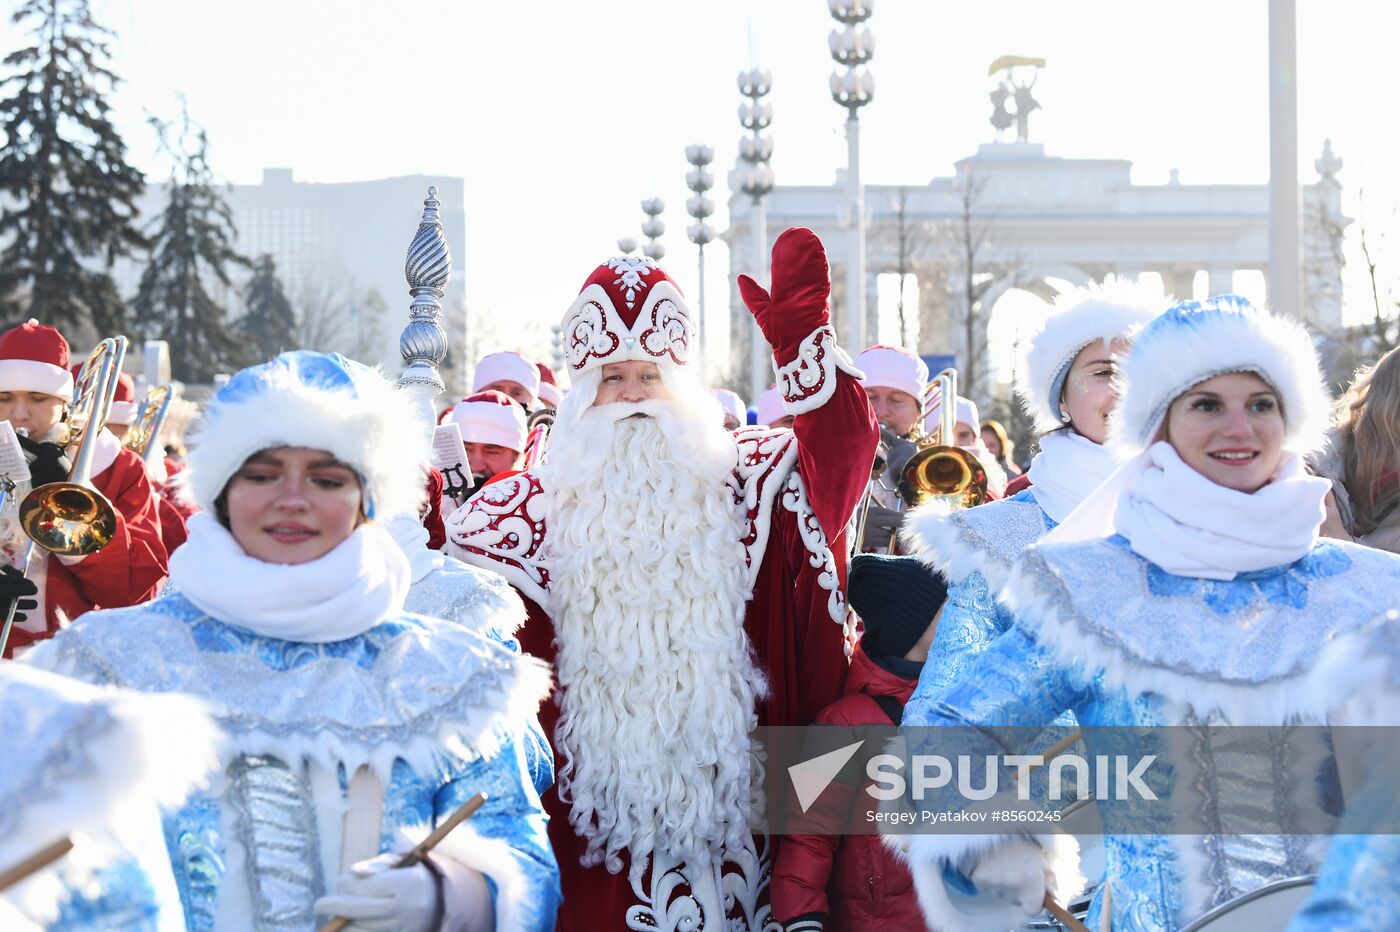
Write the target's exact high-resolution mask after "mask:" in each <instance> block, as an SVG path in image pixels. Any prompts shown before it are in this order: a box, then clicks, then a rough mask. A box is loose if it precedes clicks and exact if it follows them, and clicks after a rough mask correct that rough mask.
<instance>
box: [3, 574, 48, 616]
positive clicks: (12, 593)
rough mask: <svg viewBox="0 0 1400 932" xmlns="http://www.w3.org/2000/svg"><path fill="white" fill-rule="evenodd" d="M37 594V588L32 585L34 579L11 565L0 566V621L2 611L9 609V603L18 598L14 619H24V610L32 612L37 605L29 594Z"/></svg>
mask: <svg viewBox="0 0 1400 932" xmlns="http://www.w3.org/2000/svg"><path fill="white" fill-rule="evenodd" d="M38 594H39V589H38V587H36V586H35V585H34V581H33V580H31V579H29V578H27V577H26V576H25V575H24V574H23V573H21V572H20V571H19V570H17V569H15V568H14V567H13V566H0V621H3V620H4V617H5V616H4V614H3V613H4V612H8V611H9V610H10V603H12V602H14V601H15V600H16V599H19V605H18V606H16V609H17V610H16V611H15V621H16V622H20V621H24V620H25V617H26V616H25V614H24V613H25V612H32V611H33V610H34V609H36V608H38V607H39V603H38V602H37V601H35V600H34V599H32V598H29V596H35V595H38Z"/></svg>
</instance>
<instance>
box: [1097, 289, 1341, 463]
mask: <svg viewBox="0 0 1400 932" xmlns="http://www.w3.org/2000/svg"><path fill="white" fill-rule="evenodd" d="M1227 372H1252V373H1254V374H1255V375H1257V376H1259V377H1260V378H1261V379H1263V380H1264V381H1265V382H1268V383H1269V385H1270V386H1271V387H1272V388H1273V389H1274V391H1276V392H1278V395H1279V401H1280V403H1281V405H1282V407H1283V422H1284V431H1285V433H1284V445H1285V446H1286V447H1287V448H1288V449H1289V450H1292V451H1294V452H1297V453H1306V452H1308V451H1310V450H1314V449H1317V447H1318V446H1319V445H1320V444H1321V443H1322V440H1323V437H1324V435H1325V434H1326V431H1327V425H1328V410H1329V405H1330V401H1329V398H1328V395H1327V388H1326V386H1325V384H1324V383H1323V379H1322V372H1321V370H1320V369H1319V368H1318V364H1317V351H1316V349H1315V348H1314V347H1313V341H1312V337H1311V336H1310V335H1309V334H1308V331H1307V330H1306V329H1304V328H1303V326H1302V325H1301V324H1299V323H1297V322H1295V321H1292V320H1288V319H1286V318H1283V317H1278V316H1275V315H1273V314H1270V313H1268V312H1267V311H1261V310H1259V309H1258V308H1256V307H1254V306H1253V305H1252V304H1250V303H1249V302H1248V301H1247V300H1245V299H1244V298H1242V297H1240V296H1239V295H1233V294H1227V295H1219V296H1217V297H1214V298H1209V299H1207V300H1205V301H1185V302H1182V303H1181V304H1178V305H1177V306H1176V307H1174V308H1172V309H1171V310H1169V311H1167V312H1166V313H1165V314H1162V315H1161V316H1160V317H1158V318H1157V319H1156V320H1154V321H1152V323H1150V324H1148V325H1147V326H1146V327H1144V328H1143V329H1142V330H1141V331H1140V332H1139V333H1138V334H1137V337H1136V338H1135V339H1134V341H1133V351H1132V353H1130V354H1129V356H1128V359H1127V362H1126V363H1125V364H1124V366H1123V368H1122V370H1121V376H1120V378H1121V381H1122V385H1121V390H1122V400H1121V401H1120V402H1119V403H1118V408H1117V410H1116V411H1115V412H1114V415H1113V417H1112V418H1110V419H1109V443H1110V444H1112V445H1113V446H1116V447H1118V448H1120V449H1122V450H1124V451H1126V452H1128V453H1130V454H1131V453H1137V452H1140V451H1141V450H1143V449H1145V448H1146V447H1147V446H1149V445H1150V444H1151V443H1152V440H1153V438H1154V437H1156V435H1157V432H1158V430H1159V429H1160V428H1161V426H1162V422H1163V421H1164V420H1165V419H1166V416H1167V409H1168V407H1170V405H1171V403H1172V402H1173V401H1175V400H1176V399H1177V398H1179V397H1181V395H1182V393H1183V392H1185V391H1186V390H1187V389H1189V388H1191V386H1193V385H1196V384H1199V383H1200V382H1203V381H1205V380H1206V379H1209V378H1213V377H1214V376H1217V375H1223V374H1225V373H1227Z"/></svg>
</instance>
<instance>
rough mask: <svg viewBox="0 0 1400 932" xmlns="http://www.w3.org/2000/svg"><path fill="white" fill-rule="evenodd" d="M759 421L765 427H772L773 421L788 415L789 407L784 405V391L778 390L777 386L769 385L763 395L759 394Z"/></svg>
mask: <svg viewBox="0 0 1400 932" xmlns="http://www.w3.org/2000/svg"><path fill="white" fill-rule="evenodd" d="M755 407H756V408H757V409H758V423H760V424H762V425H763V426H765V427H772V426H773V422H774V421H776V420H778V418H781V417H787V409H786V408H785V407H784V406H783V393H782V392H780V391H778V389H777V386H769V387H768V388H767V389H765V390H764V392H763V394H762V395H759V396H758V404H757V405H755Z"/></svg>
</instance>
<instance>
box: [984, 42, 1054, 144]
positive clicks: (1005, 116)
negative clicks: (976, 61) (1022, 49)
mask: <svg viewBox="0 0 1400 932" xmlns="http://www.w3.org/2000/svg"><path fill="white" fill-rule="evenodd" d="M1044 67H1045V59H1043V58H1027V57H1025V56H1022V55H1003V56H1001V57H1000V58H998V59H997V60H996V61H994V62H992V65H991V67H990V68H988V69H987V74H988V75H994V74H997V73H998V72H1000V73H1002V77H1001V79H1000V80H999V81H998V82H997V86H996V88H995V89H994V90H993V91H992V92H991V98H992V116H991V124H992V126H993V127H994V128H995V129H996V131H997V133H998V134H1000V133H1001V132H1002V131H1003V130H1006V129H1009V128H1010V127H1011V124H1012V123H1013V122H1014V123H1015V124H1016V141H1017V142H1029V141H1030V121H1031V112H1032V111H1034V110H1039V109H1040V102H1039V101H1038V100H1036V99H1035V98H1034V97H1033V96H1031V88H1033V87H1035V82H1036V81H1037V80H1038V79H1039V77H1040V69H1041V68H1044ZM1018 68H1021V69H1026V68H1029V69H1031V71H1030V77H1029V78H1026V77H1025V74H1026V72H1025V71H1024V70H1022V71H1021V79H1020V80H1019V81H1018V80H1017V72H1016V69H1018ZM1008 99H1009V100H1011V101H1013V102H1014V103H1015V104H1016V109H1015V110H1014V111H1013V110H1008V109H1007V107H1006V102H1007V100H1008Z"/></svg>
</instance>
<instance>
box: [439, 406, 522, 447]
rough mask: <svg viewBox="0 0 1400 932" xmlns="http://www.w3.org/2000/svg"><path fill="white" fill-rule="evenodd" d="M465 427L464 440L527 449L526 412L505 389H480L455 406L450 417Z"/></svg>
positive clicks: (462, 427)
mask: <svg viewBox="0 0 1400 932" xmlns="http://www.w3.org/2000/svg"><path fill="white" fill-rule="evenodd" d="M450 420H451V421H452V422H453V423H455V424H456V425H457V426H458V427H459V428H460V429H461V431H462V442H463V443H494V444H495V445H496V446H499V447H505V448H507V449H509V450H514V451H516V452H517V453H519V452H521V451H522V450H524V449H525V436H526V433H527V431H526V429H525V412H524V411H522V410H520V405H518V404H516V403H515V402H514V401H512V400H511V399H510V397H509V396H508V395H506V394H505V393H503V392H498V391H489V392H477V393H476V394H475V395H471V396H469V397H467V398H464V399H463V400H462V401H461V402H460V403H459V404H458V405H457V407H455V408H453V409H452V417H451V419H450Z"/></svg>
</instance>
